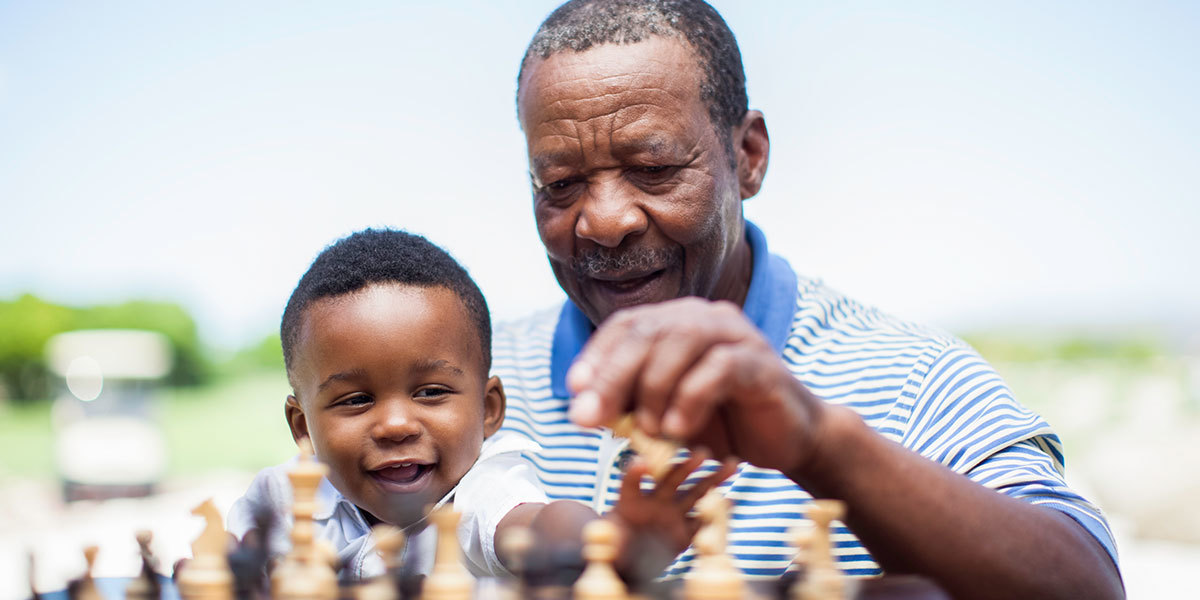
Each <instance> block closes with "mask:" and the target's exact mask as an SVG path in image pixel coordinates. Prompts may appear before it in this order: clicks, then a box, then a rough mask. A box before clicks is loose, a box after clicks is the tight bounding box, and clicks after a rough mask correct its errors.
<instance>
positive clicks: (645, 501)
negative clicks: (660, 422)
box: [605, 451, 737, 581]
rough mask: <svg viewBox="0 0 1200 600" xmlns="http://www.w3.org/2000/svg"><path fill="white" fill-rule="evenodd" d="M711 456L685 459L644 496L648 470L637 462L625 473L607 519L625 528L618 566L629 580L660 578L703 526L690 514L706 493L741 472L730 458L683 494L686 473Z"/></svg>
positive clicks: (700, 455)
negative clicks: (643, 481) (645, 478)
mask: <svg viewBox="0 0 1200 600" xmlns="http://www.w3.org/2000/svg"><path fill="white" fill-rule="evenodd" d="M708 456H709V455H708V453H707V452H705V451H697V452H695V453H693V454H692V456H691V457H689V458H688V459H687V460H685V461H683V462H681V463H679V464H677V465H674V466H673V467H671V469H670V470H669V471H667V473H666V474H665V475H664V476H663V477H662V479H661V480H660V481H658V482H657V485H656V486H655V488H654V490H652V491H650V492H648V493H643V492H642V488H641V481H642V477H643V476H645V475H646V474H647V473H648V470H649V469H648V467H647V466H646V464H645V463H644V462H642V461H641V460H640V459H635V460H634V462H633V464H632V465H630V467H629V469H628V470H627V471H626V472H625V478H624V480H622V482H621V495H620V498H619V499H618V500H617V504H616V506H614V507H613V510H612V512H610V513H608V514H607V515H605V518H607V519H612V520H613V521H614V522H615V523H616V524H617V526H618V527H619V528H620V529H621V533H622V535H621V545H620V553H619V554H618V556H617V561H616V568H617V570H618V571H619V572H620V573H621V575H622V576H624V577H625V578H626V579H627V580H631V581H641V580H649V579H651V578H654V577H657V576H658V575H659V574H661V573H662V571H663V569H665V568H666V567H667V566H669V565H670V564H671V562H672V561H673V560H674V559H675V557H676V556H678V555H679V553H680V552H683V551H684V550H685V549H687V547H688V546H689V545H691V543H692V537H694V536H695V535H696V531H697V530H698V529H699V527H700V523H699V521H698V520H697V519H696V518H694V517H690V516H688V513H689V512H690V511H691V510H692V507H693V506H695V504H696V502H697V501H698V500H700V498H701V497H703V496H704V494H706V493H707V492H708V491H709V490H710V489H712V488H714V487H716V486H717V485H718V484H720V483H721V482H722V481H725V479H727V478H728V477H729V476H730V475H732V474H733V472H734V470H735V469H736V468H737V462H736V461H734V460H732V459H730V460H726V461H725V462H724V463H723V464H722V465H721V467H720V468H719V469H717V470H716V471H715V472H713V473H712V474H710V475H708V476H707V477H705V478H704V479H701V480H700V481H698V482H696V484H695V485H694V486H693V487H691V488H690V489H687V490H680V489H679V486H680V485H681V484H682V483H683V482H684V481H685V480H686V479H687V477H688V475H691V474H692V472H693V471H695V470H696V469H697V468H698V467H699V466H700V465H701V463H703V462H704V461H705V460H707V459H708Z"/></svg>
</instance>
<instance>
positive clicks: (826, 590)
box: [792, 500, 849, 600]
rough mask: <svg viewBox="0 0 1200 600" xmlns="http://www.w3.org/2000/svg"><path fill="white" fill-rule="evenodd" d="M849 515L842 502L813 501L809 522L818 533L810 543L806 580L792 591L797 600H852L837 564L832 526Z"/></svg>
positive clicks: (813, 534) (810, 536)
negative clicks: (845, 599)
mask: <svg viewBox="0 0 1200 600" xmlns="http://www.w3.org/2000/svg"><path fill="white" fill-rule="evenodd" d="M845 514H846V504H845V503H844V502H841V501H839V500H813V502H812V504H811V505H810V507H809V509H808V518H809V520H811V521H812V523H813V526H814V529H813V531H812V532H811V533H810V534H809V539H808V542H807V552H805V554H807V557H806V558H807V559H808V568H807V569H806V572H805V576H804V578H803V579H802V580H800V581H799V582H797V584H796V585H795V586H793V588H792V598H794V599H795V600H842V599H844V598H847V597H848V593H849V589H848V588H847V585H846V581H845V577H844V576H843V575H842V572H841V571H840V570H838V567H837V563H836V562H834V560H833V543H832V541H831V537H832V531H831V528H832V522H833V521H834V520H835V519H841V518H842V517H843V516H845Z"/></svg>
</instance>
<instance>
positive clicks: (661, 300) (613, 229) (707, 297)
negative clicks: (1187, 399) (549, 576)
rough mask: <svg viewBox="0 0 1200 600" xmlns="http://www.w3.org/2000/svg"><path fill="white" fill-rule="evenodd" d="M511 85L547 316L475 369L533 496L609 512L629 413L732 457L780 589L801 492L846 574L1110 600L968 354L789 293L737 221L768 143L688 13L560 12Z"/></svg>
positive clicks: (1106, 566) (1032, 449) (714, 31)
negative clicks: (485, 370) (547, 284)
mask: <svg viewBox="0 0 1200 600" xmlns="http://www.w3.org/2000/svg"><path fill="white" fill-rule="evenodd" d="M518 82H519V83H518V92H517V105H518V113H519V118H520V123H521V127H522V129H523V131H524V133H525V136H526V141H527V143H528V152H529V165H530V177H531V180H532V185H533V194H534V214H535V217H536V220H537V227H538V233H539V235H540V236H541V239H542V242H543V243H544V244H545V246H546V254H547V256H548V257H549V261H550V266H551V268H552V269H553V271H554V274H555V276H556V277H557V278H558V282H559V284H560V285H561V286H562V288H563V290H565V291H566V293H567V295H568V296H569V300H568V301H567V302H566V303H565V304H564V306H563V307H562V309H561V310H558V311H553V312H547V313H544V314H539V315H535V316H533V317H532V318H530V319H527V320H525V321H522V322H519V323H515V324H511V325H510V326H508V327H505V328H502V329H501V330H500V331H498V332H497V335H496V342H495V345H494V347H495V351H494V352H495V362H496V370H497V372H498V373H499V374H500V375H501V376H502V377H503V379H504V381H505V384H506V387H507V393H508V407H509V408H508V418H507V421H506V424H505V426H506V427H508V428H510V429H512V430H514V431H517V432H520V433H522V434H525V435H527V436H529V437H530V438H532V439H534V440H536V441H537V442H539V443H540V444H541V445H542V447H543V448H544V450H543V451H542V452H541V453H540V454H538V455H537V456H535V457H533V458H534V462H535V464H536V467H537V469H538V471H539V475H540V477H541V479H542V480H543V482H544V483H545V484H546V486H547V490H548V492H549V494H550V495H551V496H552V497H555V498H573V499H577V500H580V501H583V502H586V503H588V504H590V505H592V506H593V507H594V508H596V509H597V510H598V511H600V512H606V511H607V510H609V509H610V508H611V507H612V505H613V501H614V499H615V497H616V493H617V491H618V489H619V482H620V478H621V471H622V468H623V467H624V466H625V464H626V458H627V456H628V452H629V450H628V448H627V446H626V444H625V443H624V442H623V440H621V439H620V438H615V439H614V437H613V436H612V434H611V432H610V431H609V430H607V429H605V428H603V427H602V425H604V424H607V423H611V422H612V421H613V420H614V419H615V418H616V417H618V416H619V415H621V414H623V413H626V412H632V413H633V414H634V416H635V419H636V423H637V424H638V426H639V427H641V428H642V429H643V430H645V431H647V432H648V433H651V434H654V435H661V436H664V437H669V438H673V439H676V440H680V441H682V442H684V443H685V444H686V445H687V446H689V447H692V448H698V447H705V448H707V449H708V450H709V451H711V452H712V453H713V455H714V456H715V457H717V458H722V457H729V456H736V457H738V459H740V460H741V461H744V462H742V463H741V464H740V465H739V467H738V469H737V472H736V474H735V475H734V476H733V477H731V478H730V480H729V481H728V482H727V484H725V485H723V486H722V487H721V488H720V489H721V491H722V492H723V493H724V494H725V496H726V497H727V498H729V499H730V500H731V501H732V504H733V518H732V521H731V522H732V532H731V535H730V539H731V547H730V551H731V553H732V554H733V557H734V559H735V560H736V562H737V564H738V566H739V567H740V568H741V569H742V570H743V571H745V572H746V573H747V574H748V575H750V576H761V577H770V576H778V575H780V574H781V573H782V572H784V571H785V570H786V568H787V566H788V564H789V560H790V559H791V554H792V553H791V551H789V549H788V546H787V543H786V540H787V532H788V530H789V529H790V528H791V527H793V526H794V525H796V524H797V523H799V522H801V520H802V519H803V514H804V509H805V506H806V504H807V503H808V502H809V501H810V500H811V498H812V497H819V498H838V499H841V500H843V501H845V502H846V503H847V506H848V515H847V516H846V518H845V527H844V528H839V529H838V530H837V531H836V532H835V539H834V542H835V547H836V552H837V559H838V561H839V564H840V566H841V568H842V569H843V570H844V571H846V572H848V573H850V574H854V575H863V576H866V575H873V574H877V573H880V572H881V571H883V572H888V573H920V574H924V575H927V576H929V577H932V578H933V579H935V580H936V581H938V582H939V583H940V584H941V585H942V586H943V587H945V588H946V589H947V590H948V591H949V592H951V593H952V594H954V595H955V596H962V597H979V598H982V597H997V598H1016V597H1037V598H1050V597H1072V598H1081V597H1087V598H1107V597H1119V596H1121V595H1122V588H1121V583H1120V577H1119V574H1118V571H1117V568H1116V566H1115V549H1114V546H1113V542H1112V536H1111V534H1110V532H1109V530H1108V527H1107V524H1106V523H1105V521H1104V518H1103V517H1102V516H1101V515H1100V513H1099V511H1098V510H1097V509H1096V508H1095V507H1094V506H1093V505H1091V504H1090V503H1088V502H1087V501H1086V500H1084V499H1083V498H1081V497H1080V496H1079V495H1077V494H1076V493H1074V492H1073V491H1071V489H1070V488H1069V487H1067V485H1066V483H1065V482H1064V479H1063V464H1062V453H1061V447H1060V443H1059V441H1058V438H1057V437H1056V436H1055V435H1054V433H1053V432H1052V431H1051V430H1050V429H1049V427H1048V426H1047V425H1046V423H1045V422H1044V421H1043V420H1042V419H1041V418H1040V417H1038V416H1037V415H1035V414H1033V413H1031V412H1030V411H1028V410H1027V409H1025V408H1024V407H1022V406H1021V405H1020V404H1018V403H1017V402H1016V401H1015V400H1014V399H1013V398H1012V395H1011V393H1010V392H1009V391H1008V389H1007V388H1006V387H1005V386H1004V384H1003V382H1002V381H1001V380H1000V378H999V377H998V376H997V375H996V374H995V372H994V371H993V370H992V369H991V368H990V367H989V366H988V365H987V364H986V363H985V362H984V361H983V360H982V359H981V358H980V357H979V356H978V355H976V354H975V352H974V351H972V350H971V348H969V347H968V346H966V345H965V344H963V343H962V342H960V341H958V340H956V339H954V338H952V337H949V336H946V335H944V334H941V333H939V332H936V331H932V330H929V329H925V328H923V327H920V326H917V325H913V324H910V323H906V322H904V321H900V320H897V319H894V318H892V317H889V316H887V315H885V314H882V313H880V312H878V311H876V310H874V309H871V308H867V307H864V306H862V305H860V304H858V303H856V302H854V301H853V300H850V299H848V298H845V297H843V296H841V295H839V294H838V293H836V292H834V291H832V290H830V289H828V288H826V287H825V286H823V285H822V284H821V283H820V282H819V281H816V280H810V279H806V278H803V277H799V276H797V275H796V274H795V273H794V272H793V271H792V269H791V267H790V266H789V265H788V263H787V262H785V261H784V260H783V259H782V258H780V257H778V256H775V255H772V254H770V252H769V251H768V248H767V241H766V239H765V238H764V236H763V233H762V232H761V231H760V230H758V229H757V228H755V227H754V226H753V225H752V224H750V223H747V222H746V221H745V220H744V219H743V216H742V206H741V203H742V201H743V200H745V199H747V198H749V197H751V196H753V195H755V194H756V193H757V192H758V189H759V186H760V185H761V183H762V180H763V176H764V174H765V172H766V169H767V158H768V153H769V143H768V138H767V128H766V122H765V121H764V118H763V115H762V113H760V112H758V111H753V110H747V99H746V91H745V82H744V75H743V71H742V65H741V56H740V54H739V52H738V48H737V44H736V42H735V41H734V38H733V34H732V33H731V32H730V31H729V29H728V27H727V26H726V25H725V23H724V21H723V20H722V19H721V17H720V16H719V15H718V14H717V13H716V12H715V11H714V10H713V9H712V8H711V7H709V6H708V5H707V4H704V3H703V2H700V1H699V0H573V1H571V2H568V3H567V4H564V5H563V6H561V7H560V8H559V9H558V10H556V11H555V12H554V13H553V14H551V15H550V16H549V17H548V18H547V19H546V21H545V22H544V23H542V25H541V27H540V28H539V29H538V31H537V33H536V34H535V35H534V38H533V40H532V41H531V42H530V44H529V48H528V50H527V52H526V55H525V58H524V60H523V62H522V63H521V72H520V75H519V77H518ZM711 468H712V469H715V468H716V467H715V466H713V467H711ZM691 559H692V553H691V552H685V553H684V554H683V555H681V556H680V557H679V558H678V559H677V560H676V561H675V563H674V564H672V565H671V567H670V568H669V569H668V570H667V575H668V576H674V575H679V574H682V573H684V572H685V571H687V569H688V568H689V567H690V565H691Z"/></svg>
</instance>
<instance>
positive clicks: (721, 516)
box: [683, 488, 747, 600]
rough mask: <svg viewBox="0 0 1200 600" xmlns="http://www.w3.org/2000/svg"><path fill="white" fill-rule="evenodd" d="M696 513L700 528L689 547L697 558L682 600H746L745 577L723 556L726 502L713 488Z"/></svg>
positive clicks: (685, 583) (725, 530) (727, 519)
mask: <svg viewBox="0 0 1200 600" xmlns="http://www.w3.org/2000/svg"><path fill="white" fill-rule="evenodd" d="M696 510H697V511H699V512H700V520H701V521H702V522H704V525H703V526H701V527H700V531H698V532H696V537H695V538H694V539H693V540H692V546H693V547H694V548H695V549H696V553H697V554H699V556H698V557H697V558H696V564H695V566H693V567H692V570H691V571H688V574H687V575H686V577H685V579H684V582H683V596H684V598H685V599H686V600H742V599H743V598H745V597H746V594H747V589H746V582H745V577H744V576H743V574H742V572H741V570H739V569H738V568H737V565H734V564H733V557H731V556H729V554H728V553H727V552H726V545H727V542H726V538H727V536H728V533H729V501H728V500H726V499H725V497H724V496H722V495H721V493H720V492H719V491H717V490H716V489H715V488H714V489H711V490H709V491H708V493H707V494H705V495H704V497H703V498H701V499H700V501H699V502H697V503H696Z"/></svg>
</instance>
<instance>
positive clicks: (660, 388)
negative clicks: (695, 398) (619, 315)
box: [634, 320, 720, 436]
mask: <svg viewBox="0 0 1200 600" xmlns="http://www.w3.org/2000/svg"><path fill="white" fill-rule="evenodd" d="M660 325H663V326H664V327H663V329H662V330H661V331H659V332H658V333H657V335H656V336H655V337H654V341H653V343H654V348H653V350H651V351H650V352H648V353H646V364H645V365H644V366H643V367H642V371H641V373H640V375H639V377H638V379H637V388H636V393H637V395H636V396H635V397H634V400H635V402H636V403H637V409H636V411H635V413H634V415H635V417H636V418H637V425H638V428H639V429H641V430H642V431H645V432H646V433H648V434H650V435H654V436H657V435H660V434H661V433H662V425H661V423H662V418H663V414H664V413H665V412H666V411H667V408H668V406H669V402H670V399H671V397H672V396H673V395H674V392H675V386H676V385H677V384H678V383H679V380H680V378H681V377H683V376H684V374H686V373H687V372H688V371H689V370H690V369H692V368H693V367H694V365H695V364H696V361H698V360H700V358H701V357H703V356H704V353H705V351H706V350H707V348H708V346H707V344H706V343H702V342H706V341H707V340H709V339H712V338H714V337H718V336H719V335H720V332H719V331H715V330H712V327H711V323H707V322H705V321H702V320H700V321H697V320H692V321H691V322H682V323H671V324H670V326H669V327H667V326H665V325H666V324H665V323H660Z"/></svg>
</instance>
